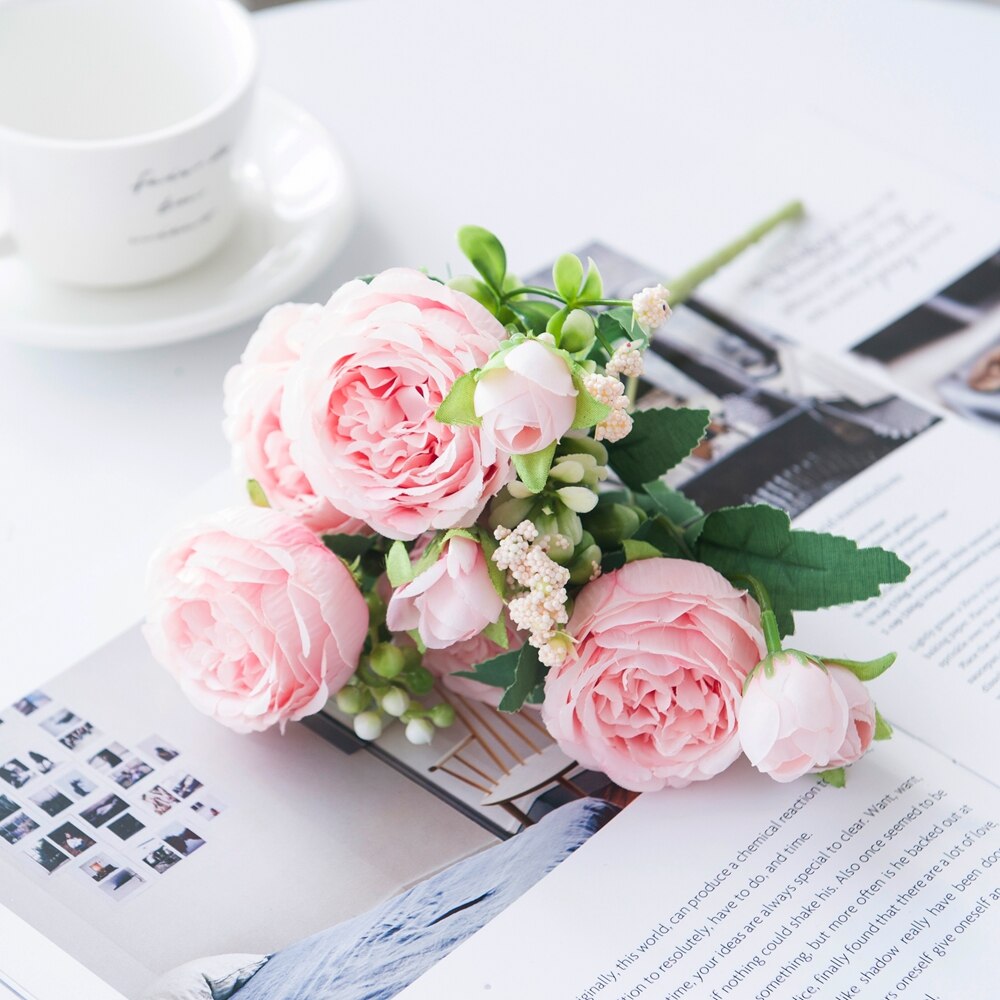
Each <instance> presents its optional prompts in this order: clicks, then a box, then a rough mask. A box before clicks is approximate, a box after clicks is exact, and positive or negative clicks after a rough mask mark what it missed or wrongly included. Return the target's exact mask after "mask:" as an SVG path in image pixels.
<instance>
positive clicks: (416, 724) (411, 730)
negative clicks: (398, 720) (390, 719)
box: [406, 719, 434, 747]
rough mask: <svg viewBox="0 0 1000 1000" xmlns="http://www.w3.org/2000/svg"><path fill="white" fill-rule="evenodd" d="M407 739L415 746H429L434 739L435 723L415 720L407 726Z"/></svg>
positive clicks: (427, 720)
mask: <svg viewBox="0 0 1000 1000" xmlns="http://www.w3.org/2000/svg"><path fill="white" fill-rule="evenodd" d="M406 738H407V739H408V740H409V741H410V742H411V743H412V744H414V745H415V746H418V747H419V746H427V745H428V744H429V743H430V742H431V741H432V740H433V739H434V723H433V722H431V721H430V720H429V719H413V720H411V721H410V722H408V723H407V724H406Z"/></svg>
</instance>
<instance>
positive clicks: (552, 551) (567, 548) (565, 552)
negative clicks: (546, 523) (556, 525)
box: [546, 534, 575, 566]
mask: <svg viewBox="0 0 1000 1000" xmlns="http://www.w3.org/2000/svg"><path fill="white" fill-rule="evenodd" d="M574 548H575V547H574V545H573V542H572V541H571V540H570V539H568V538H567V537H566V536H565V535H562V534H556V535H550V536H549V544H548V548H547V549H546V552H547V553H548V555H549V557H550V558H551V559H552V560H553V561H554V562H557V563H559V565H560V566H565V565H566V563H568V562H569V561H570V559H572V558H573V551H574Z"/></svg>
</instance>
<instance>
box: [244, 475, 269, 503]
mask: <svg viewBox="0 0 1000 1000" xmlns="http://www.w3.org/2000/svg"><path fill="white" fill-rule="evenodd" d="M247 496H249V497H250V503H252V504H253V505H254V506H255V507H270V506H271V505H270V503H268V500H267V494H265V493H264V487H263V486H261V485H260V483H258V482H257V480H256V479H248V480H247Z"/></svg>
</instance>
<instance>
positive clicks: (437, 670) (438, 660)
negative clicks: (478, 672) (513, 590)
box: [423, 624, 536, 708]
mask: <svg viewBox="0 0 1000 1000" xmlns="http://www.w3.org/2000/svg"><path fill="white" fill-rule="evenodd" d="M507 640H508V642H509V647H508V648H509V649H520V647H521V646H523V645H524V637H523V636H522V635H521V634H520V633H518V632H517V631H515V630H514V629H513V628H511V626H510V625H509V624H508V625H507ZM503 652H506V650H504V649H503V647H501V646H498V645H497V644H496V643H495V642H493V641H492V640H491V639H487V638H486V636H485V635H483V634H482V632H480V633H479V634H478V635H474V636H473V637H472V638H471V639H465V640H463V641H462V642H456V643H453V644H452V645H450V646H446V647H445V648H444V649H428V650H427V652H426V653H424V658H423V664H424V666H425V667H426V668H427V669H428V670H429V671H430V672H431V673H432V674H434V676H435V677H440V678H441V683H442V684H443V685H444V686H445V687H446V688H447V689H448V690H449V691H454V693H455V694H457V695H460V696H461V697H463V698H468V699H469V700H470V701H481V702H483V704H485V705H492V706H493V707H494V708H496V707H497V705H499V704H500V699H501V698H502V697H503V688H499V687H493V685H491V684H483V683H481V682H480V681H474V680H472V679H471V678H469V677H456V676H455V674H456V673H458V672H459V671H463V670H471V669H472V668H473V667H474V666H475V665H476V664H477V663H482V662H484V661H485V660H491V659H493V657H494V656H499V655H500V654H501V653H503ZM527 707H528V708H534V707H536V706H533V705H529V706H527Z"/></svg>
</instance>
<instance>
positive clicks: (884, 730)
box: [875, 708, 892, 740]
mask: <svg viewBox="0 0 1000 1000" xmlns="http://www.w3.org/2000/svg"><path fill="white" fill-rule="evenodd" d="M875 739H877V740H891V739H892V726H890V725H889V723H888V722H886V721H885V718H884V717H883V715H882V713H881V712H880V711H879V710H878V709H877V708H876V709H875Z"/></svg>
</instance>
